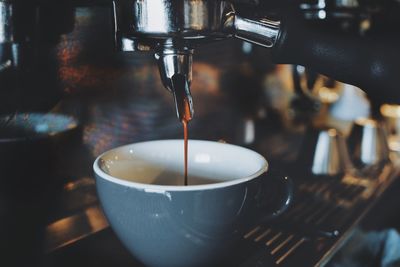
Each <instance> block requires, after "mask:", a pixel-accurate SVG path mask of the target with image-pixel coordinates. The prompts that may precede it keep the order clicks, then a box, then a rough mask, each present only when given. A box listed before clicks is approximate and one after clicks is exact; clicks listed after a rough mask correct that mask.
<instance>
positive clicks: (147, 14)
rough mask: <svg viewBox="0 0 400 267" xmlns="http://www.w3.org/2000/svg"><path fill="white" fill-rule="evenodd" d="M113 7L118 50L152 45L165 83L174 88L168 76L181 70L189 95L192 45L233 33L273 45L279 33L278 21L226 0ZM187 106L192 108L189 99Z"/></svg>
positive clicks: (131, 1)
mask: <svg viewBox="0 0 400 267" xmlns="http://www.w3.org/2000/svg"><path fill="white" fill-rule="evenodd" d="M113 8H114V17H115V18H114V19H115V33H116V44H117V47H118V48H119V49H120V50H121V51H134V50H140V51H149V50H150V49H153V50H154V51H155V53H156V55H157V56H156V58H157V59H158V63H159V64H158V65H159V69H160V74H161V78H162V81H163V84H164V86H165V87H166V88H167V89H168V90H170V91H172V92H174V89H173V86H172V83H171V78H172V76H173V75H174V74H179V73H180V74H183V75H185V77H186V79H187V82H186V83H187V85H188V89H187V90H184V91H185V94H186V95H187V97H188V98H189V99H191V97H190V89H189V87H190V82H191V79H192V73H191V64H192V53H193V52H192V49H193V48H194V47H195V46H197V45H199V44H201V43H203V42H210V41H214V40H220V39H225V38H228V37H231V36H235V37H237V38H240V39H243V40H246V41H249V42H252V43H255V44H258V45H261V46H265V47H272V46H273V45H274V43H275V41H276V39H277V36H278V34H279V26H280V23H279V22H277V21H271V20H268V19H258V20H255V19H254V18H242V17H240V16H239V15H238V14H236V12H235V9H234V6H233V5H232V4H231V3H230V2H228V1H220V0H216V1H206V0H198V1H192V0H177V1H172V0H117V1H115V2H114V3H113ZM174 95H175V103H177V101H176V100H177V98H176V94H174ZM190 102H191V101H190ZM178 107H179V105H176V108H177V114H178V118H180V113H181V112H180V111H179V109H178ZM190 110H191V113H193V106H192V104H191V108H190Z"/></svg>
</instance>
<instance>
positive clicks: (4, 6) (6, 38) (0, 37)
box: [0, 1, 13, 44]
mask: <svg viewBox="0 0 400 267" xmlns="http://www.w3.org/2000/svg"><path fill="white" fill-rule="evenodd" d="M12 14H13V9H12V5H11V4H10V3H9V2H4V1H0V44H3V43H8V42H12V41H13V20H12Z"/></svg>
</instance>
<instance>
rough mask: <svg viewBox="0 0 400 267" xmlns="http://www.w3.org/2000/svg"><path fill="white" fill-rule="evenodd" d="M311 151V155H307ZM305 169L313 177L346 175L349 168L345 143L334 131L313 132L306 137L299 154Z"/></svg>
mask: <svg viewBox="0 0 400 267" xmlns="http://www.w3.org/2000/svg"><path fill="white" fill-rule="evenodd" d="M306 150H307V151H311V152H313V153H311V154H310V153H308V152H306ZM299 155H300V157H310V158H309V159H302V160H301V162H302V163H303V162H304V164H305V166H304V167H305V168H310V169H309V170H307V171H308V172H310V173H312V174H314V175H324V176H335V175H340V174H343V173H346V171H348V170H349V169H350V168H351V163H350V160H349V156H348V150H347V147H346V141H345V139H344V137H343V136H342V135H341V134H340V133H339V132H338V131H337V130H335V129H328V130H314V131H312V133H311V134H309V135H308V136H307V137H306V140H305V145H304V147H303V148H302V152H300V154H299ZM308 164H310V165H308Z"/></svg>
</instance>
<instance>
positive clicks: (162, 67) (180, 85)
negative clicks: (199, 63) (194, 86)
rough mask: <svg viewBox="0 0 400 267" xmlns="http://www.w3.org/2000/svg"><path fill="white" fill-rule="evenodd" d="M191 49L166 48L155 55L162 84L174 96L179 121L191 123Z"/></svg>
mask: <svg viewBox="0 0 400 267" xmlns="http://www.w3.org/2000/svg"><path fill="white" fill-rule="evenodd" d="M192 54H193V51H192V50H191V49H187V48H182V49H176V48H174V47H173V46H164V47H163V48H162V50H161V51H159V52H157V53H156V54H155V57H156V59H157V63H158V68H159V71H160V76H161V80H162V83H163V85H164V87H165V88H167V89H168V90H169V91H170V92H171V93H172V94H173V95H174V100H175V108H176V113H177V114H176V115H177V116H178V118H179V120H180V121H182V120H186V121H190V120H191V119H192V117H193V101H192V95H191V93H190V83H191V81H192Z"/></svg>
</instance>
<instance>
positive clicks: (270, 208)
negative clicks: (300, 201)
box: [262, 169, 293, 221]
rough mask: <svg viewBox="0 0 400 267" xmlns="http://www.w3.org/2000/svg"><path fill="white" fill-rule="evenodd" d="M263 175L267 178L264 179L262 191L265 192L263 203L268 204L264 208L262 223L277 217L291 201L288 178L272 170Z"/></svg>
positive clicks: (291, 193)
mask: <svg viewBox="0 0 400 267" xmlns="http://www.w3.org/2000/svg"><path fill="white" fill-rule="evenodd" d="M265 175H266V176H268V177H267V178H266V179H264V181H265V184H263V189H264V190H265V191H266V192H264V194H265V199H264V201H265V203H269V204H268V205H267V207H265V206H264V212H263V214H265V215H264V216H263V217H262V221H266V220H270V219H273V218H276V217H278V216H279V215H281V214H282V213H283V212H285V211H286V210H287V209H288V208H289V206H290V205H291V203H292V201H293V181H292V179H291V178H290V177H288V176H287V175H284V174H282V173H281V172H279V171H277V170H274V169H270V170H268V172H267V173H266V174H265ZM282 191H283V193H282Z"/></svg>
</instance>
